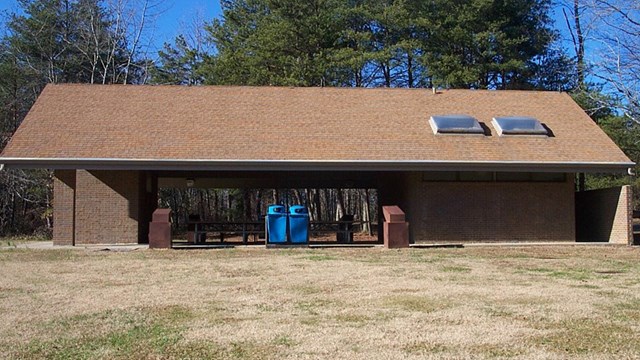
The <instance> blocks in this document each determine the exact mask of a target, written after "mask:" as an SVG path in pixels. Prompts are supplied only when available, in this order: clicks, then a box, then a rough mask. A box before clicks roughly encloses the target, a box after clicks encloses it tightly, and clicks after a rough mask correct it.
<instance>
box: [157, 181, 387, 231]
mask: <svg viewBox="0 0 640 360" xmlns="http://www.w3.org/2000/svg"><path fill="white" fill-rule="evenodd" d="M272 204H282V205H285V206H290V205H298V204H300V205H304V206H306V207H307V209H308V211H309V218H310V220H311V221H313V222H316V221H320V222H331V221H336V220H341V219H344V216H350V217H351V218H350V220H356V221H358V222H359V223H360V224H361V226H360V227H359V229H360V230H362V231H363V232H365V233H368V234H369V235H371V234H372V233H373V232H375V231H376V224H377V222H378V195H377V191H376V190H375V189H194V188H187V189H160V206H162V207H168V208H171V209H172V210H173V211H172V216H173V219H172V221H173V224H174V225H175V226H176V227H177V228H178V229H182V230H184V229H185V225H186V224H187V222H188V221H189V220H190V219H189V217H192V216H195V217H196V218H197V219H200V220H202V221H209V222H261V221H263V219H264V216H265V215H266V214H267V209H268V206H269V205H272Z"/></svg>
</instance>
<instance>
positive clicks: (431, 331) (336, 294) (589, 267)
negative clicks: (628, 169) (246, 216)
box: [0, 247, 640, 359]
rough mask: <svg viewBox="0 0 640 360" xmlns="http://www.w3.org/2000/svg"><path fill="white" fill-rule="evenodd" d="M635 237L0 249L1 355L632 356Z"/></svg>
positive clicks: (638, 349)
mask: <svg viewBox="0 0 640 360" xmlns="http://www.w3.org/2000/svg"><path fill="white" fill-rule="evenodd" d="M639 260H640V249H638V248H625V247H526V248H525V247H523V248H515V247H514V248H509V247H481V248H464V249H407V250H401V251H390V250H383V249H377V248H376V249H314V250H305V249H295V250H287V249H270V250H267V249H263V248H247V249H226V250H209V251H151V250H138V251H132V252H104V251H86V250H20V249H14V250H4V251H0V269H2V275H3V276H2V277H0V358H52V359H65V358H105V359H106V358H109V359H111V358H180V359H182V358H214V359H215V358H220V359H228V358H231V359H273V358H290V359H305V358H307V359H317V358H325V359H345V358H349V359H381V358H384V359H423V358H500V359H503V358H516V359H531V358H541V359H542V358H544V359H549V358H551V359H553V358H586V359H599V358H602V359H605V358H612V357H614V358H640V342H639V341H638V339H640V261H639Z"/></svg>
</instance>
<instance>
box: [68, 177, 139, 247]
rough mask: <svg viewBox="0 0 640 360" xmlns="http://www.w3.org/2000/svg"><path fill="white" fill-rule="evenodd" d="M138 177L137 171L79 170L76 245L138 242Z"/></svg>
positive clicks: (77, 180)
mask: <svg viewBox="0 0 640 360" xmlns="http://www.w3.org/2000/svg"><path fill="white" fill-rule="evenodd" d="M140 180H141V174H140V173H139V172H137V171H86V170H78V172H77V176H76V205H75V206H76V219H75V224H76V231H75V242H76V245H79V244H127V243H138V238H139V236H138V220H139V217H140V187H141V181H140Z"/></svg>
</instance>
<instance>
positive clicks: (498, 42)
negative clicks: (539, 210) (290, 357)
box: [0, 0, 640, 235]
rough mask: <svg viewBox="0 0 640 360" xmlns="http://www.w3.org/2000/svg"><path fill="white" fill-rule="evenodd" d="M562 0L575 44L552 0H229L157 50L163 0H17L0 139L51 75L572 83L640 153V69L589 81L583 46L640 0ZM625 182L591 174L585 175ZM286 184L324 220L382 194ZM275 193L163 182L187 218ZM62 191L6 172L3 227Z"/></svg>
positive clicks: (1, 76) (158, 80) (630, 23)
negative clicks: (554, 16) (562, 42)
mask: <svg viewBox="0 0 640 360" xmlns="http://www.w3.org/2000/svg"><path fill="white" fill-rule="evenodd" d="M564 1H566V9H567V10H568V11H567V12H565V15H566V20H567V21H566V22H567V25H569V27H570V28H571V30H572V34H576V36H575V37H574V39H575V49H576V50H575V55H576V56H570V55H569V54H568V53H567V51H565V50H564V49H563V48H562V47H561V46H559V43H558V41H557V40H558V31H557V29H555V28H554V24H553V23H552V22H551V19H550V16H549V14H550V10H551V6H552V2H551V0H512V1H497V0H496V1H487V0H464V1H463V0H432V1H420V0H370V1H363V0H349V1H342V0H311V1H296V0H223V1H221V5H222V10H223V13H222V15H221V17H220V18H219V19H213V20H211V21H197V22H196V24H195V25H193V26H192V28H191V29H189V30H188V31H185V33H184V34H183V35H180V36H178V37H177V38H176V39H175V40H173V41H172V42H168V43H166V44H164V46H163V48H162V50H161V51H159V52H158V53H154V52H151V51H150V46H149V45H150V43H151V38H150V36H151V33H152V32H153V27H154V20H155V18H156V17H157V15H159V14H160V13H161V12H162V11H163V9H162V4H163V2H162V1H160V0H18V1H17V4H18V6H19V8H20V11H19V12H18V13H15V14H9V17H8V18H7V19H6V20H5V27H6V29H5V30H6V31H5V35H4V36H3V37H2V39H0V104H1V107H0V148H3V147H4V146H5V145H6V142H7V141H8V139H9V137H10V136H11V135H12V134H13V132H14V131H15V130H16V128H17V127H18V125H19V124H20V122H21V121H22V119H23V118H24V117H25V115H26V113H27V112H28V110H29V109H30V107H31V105H32V104H33V102H34V101H35V99H36V97H37V96H38V94H39V93H40V91H41V90H42V88H43V87H44V86H45V85H46V84H47V83H67V82H72V83H89V84H113V83H119V84H177V85H202V84H225V85H265V86H269V85H272V86H347V87H441V88H472V89H539V90H553V91H558V90H562V91H570V92H572V93H574V94H575V96H576V99H577V100H578V101H579V102H580V103H581V105H582V106H583V107H584V108H585V109H586V110H587V111H588V112H589V113H590V114H591V115H592V116H593V118H594V120H596V121H597V122H598V123H599V124H600V125H601V126H603V128H605V130H606V131H608V132H609V133H610V134H611V136H612V137H613V138H614V139H615V140H616V141H618V143H619V144H620V145H621V147H622V148H623V149H625V151H627V153H628V154H629V155H630V157H631V158H632V159H634V160H639V158H638V155H639V151H638V150H637V149H638V145H637V144H636V139H637V134H638V129H637V127H638V125H637V124H636V123H635V122H634V120H635V119H634V118H633V117H631V116H625V115H627V114H630V115H632V114H634V111H635V114H637V113H639V112H638V111H637V110H638V108H640V101H639V102H636V103H635V104H636V105H634V101H633V99H634V96H636V95H634V94H635V93H634V92H633V91H630V90H629V89H631V90H634V89H635V90H636V93H638V92H637V90H638V89H637V86H636V84H637V83H634V82H633V74H636V72H633V71H631V72H628V71H627V72H625V76H624V77H620V79H623V80H621V82H622V84H623V85H625V86H619V87H617V88H619V89H620V91H624V92H625V94H626V95H625V96H624V97H622V96H615V91H614V92H612V90H607V89H604V90H603V89H602V88H601V87H598V85H597V84H589V83H588V79H592V81H594V80H593V79H597V78H596V77H594V74H595V73H596V72H595V68H594V67H590V66H589V64H588V63H587V61H586V60H585V59H586V58H587V57H588V56H587V55H588V54H586V55H585V52H584V41H585V40H584V39H585V36H584V33H585V32H587V31H588V29H589V28H590V26H589V25H591V28H596V27H597V28H599V29H603V28H606V26H607V24H606V23H603V22H601V23H597V22H596V20H597V19H606V18H610V15H612V14H613V16H615V18H616V19H619V20H620V21H622V22H625V23H624V24H622V26H618V29H617V31H622V30H624V29H627V30H629V31H626V32H624V34H623V35H624V36H623V37H619V38H623V39H630V40H628V42H630V43H631V44H632V45H633V44H637V43H640V42H638V39H640V33H634V32H632V31H631V30H634V31H635V29H636V27H635V26H636V24H638V23H639V22H637V20H638V18H637V11H639V10H638V9H637V8H634V6H637V4H636V3H635V2H633V1H630V0H615V1H612V2H611V3H609V2H607V1H603V0H599V1H597V2H594V3H593V4H592V3H591V0H564ZM609 5H610V6H609ZM623 5H624V6H623ZM627 5H628V6H627ZM176 6H179V4H176ZM596 11H597V14H598V15H599V17H596V16H595V15H594V16H587V15H589V14H596ZM634 11H636V12H634ZM605 15H608V16H609V17H606V16H605ZM597 24H599V26H596V25H597ZM556 26H557V25H556ZM577 30H580V31H577ZM614 30H615V29H614ZM578 34H582V35H580V36H578ZM633 34H636V35H633ZM604 40H606V39H603V41H604ZM625 41H627V40H625ZM634 41H635V43H634ZM625 49H626V48H625ZM629 49H635V48H634V47H630V48H629ZM629 49H627V50H626V51H625V52H621V54H622V55H625V54H627V55H625V57H624V58H623V59H622V60H624V61H621V64H624V65H625V68H628V69H636V68H637V67H634V66H635V65H638V64H640V59H637V58H635V59H634V58H633V56H631V55H633V54H635V52H634V51H630V50H629ZM629 54H631V55H629ZM634 61H635V62H634ZM600 73H601V74H605V73H604V72H600ZM607 79H608V80H607V81H608V83H610V82H612V81H614V80H615V79H616V77H615V74H613V75H611V76H609V77H608V78H607ZM603 94H607V95H606V96H605V95H603ZM627 95H628V96H627ZM625 99H627V100H625ZM629 99H630V100H629ZM635 99H637V96H636V98H635ZM634 106H635V107H634ZM619 109H631V110H625V111H624V112H621V111H620V110H619ZM634 109H635V110H634ZM355 136H357V134H356V135H355ZM624 181H628V179H627V178H625V177H620V176H609V175H604V176H592V177H589V178H588V181H587V185H588V186H606V185H608V184H615V183H620V182H624ZM261 191H262V192H261ZM271 191H273V190H271ZM287 191H288V192H289V193H290V195H291V196H292V198H295V194H296V192H297V193H298V194H299V195H300V197H301V198H300V199H299V200H300V201H301V202H299V203H306V204H308V205H309V207H310V208H311V210H312V214H313V215H312V216H316V217H317V218H318V219H320V218H324V219H334V218H336V217H337V216H339V215H340V213H342V214H349V213H351V214H354V215H356V216H359V217H361V218H363V217H364V215H363V212H362V209H363V208H364V207H366V206H372V202H373V201H374V200H373V198H374V196H373V195H372V194H369V195H367V196H364V195H363V194H362V192H363V191H364V190H361V189H352V190H346V189H345V190H338V189H325V190H313V189H297V190H295V189H291V190H287ZM309 191H310V192H309ZM268 192H269V191H267V190H256V189H254V190H246V189H245V190H232V189H222V190H214V189H208V190H207V189H205V190H195V189H188V190H177V189H163V190H162V191H161V202H162V204H163V205H170V206H171V207H172V208H173V209H174V210H175V211H176V212H178V213H179V217H180V218H183V217H185V216H187V215H188V214H189V213H201V212H202V215H203V217H212V218H225V219H232V218H233V219H241V218H247V215H248V213H249V212H250V213H251V215H252V216H257V214H258V213H259V211H264V208H262V209H261V210H258V207H257V206H258V204H260V206H261V207H264V206H265V203H266V202H267V200H268V199H269V197H270V196H271V200H273V201H276V200H277V201H281V199H278V198H276V199H274V198H273V194H271V195H269V194H268ZM239 194H240V195H239ZM316 195H317V197H319V198H320V199H321V201H320V202H318V203H317V204H316V202H315V200H314V196H316ZM216 197H217V200H216V201H212V199H216ZM51 198H52V189H51V173H50V172H48V171H42V170H38V171H22V170H10V171H3V172H0V235H6V234H10V233H32V232H39V233H46V232H47V231H49V229H50V228H51V225H52V217H51V209H50V204H51ZM341 198H342V199H343V201H344V204H341V200H340V199H341ZM221 199H222V200H221ZM225 199H226V200H225ZM229 199H231V200H229ZM345 199H347V200H345ZM296 200H298V199H296ZM367 201H368V202H369V204H368V205H367V204H366V202H367ZM212 204H214V205H215V206H214V205H212ZM341 208H342V209H341ZM205 209H208V210H206V212H207V214H205V213H204V212H205ZM248 209H249V210H248ZM369 213H370V214H372V215H371V216H375V214H376V212H375V210H370V212H369ZM262 214H263V213H262Z"/></svg>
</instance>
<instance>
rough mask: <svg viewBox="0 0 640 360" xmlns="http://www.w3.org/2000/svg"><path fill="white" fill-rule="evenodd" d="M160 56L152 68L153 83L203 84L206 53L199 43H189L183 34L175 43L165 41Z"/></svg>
mask: <svg viewBox="0 0 640 360" xmlns="http://www.w3.org/2000/svg"><path fill="white" fill-rule="evenodd" d="M158 56H159V59H158V63H157V65H154V66H153V67H152V68H151V82H152V83H154V84H171V85H201V84H202V83H203V82H204V77H203V75H202V73H201V70H200V68H201V66H202V62H203V58H204V56H206V55H205V54H203V53H202V52H201V50H200V47H199V46H198V45H196V46H191V45H189V44H188V43H187V40H186V39H185V37H184V36H183V35H180V36H178V37H177V38H176V39H175V44H174V45H171V44H168V43H165V44H164V49H163V50H160V51H159V52H158Z"/></svg>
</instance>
